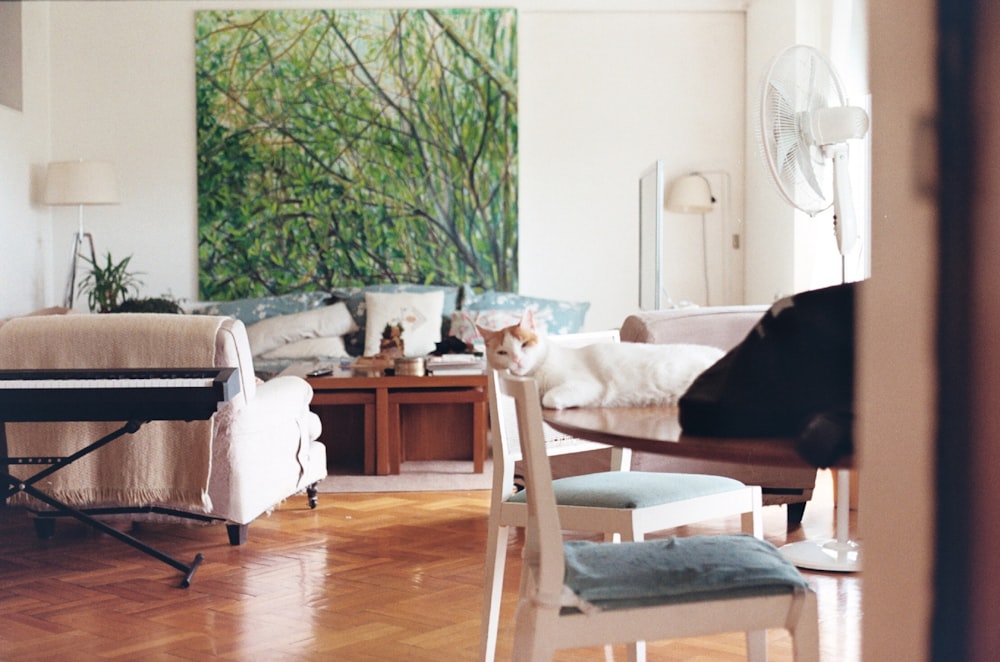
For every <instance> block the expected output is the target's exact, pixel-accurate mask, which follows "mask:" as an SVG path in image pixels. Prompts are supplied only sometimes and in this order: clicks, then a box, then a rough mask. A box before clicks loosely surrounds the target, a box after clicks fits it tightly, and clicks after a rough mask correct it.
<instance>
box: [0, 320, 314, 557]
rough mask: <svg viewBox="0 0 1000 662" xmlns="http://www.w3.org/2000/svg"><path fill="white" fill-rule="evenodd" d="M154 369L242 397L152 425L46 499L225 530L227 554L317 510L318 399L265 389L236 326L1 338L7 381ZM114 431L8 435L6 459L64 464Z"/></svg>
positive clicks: (142, 325)
mask: <svg viewBox="0 0 1000 662" xmlns="http://www.w3.org/2000/svg"><path fill="white" fill-rule="evenodd" d="M154 367H161V368H180V367H189V368H194V367H202V368H213V367H214V368H226V367H231V368H237V369H238V370H239V392H238V393H237V394H236V395H235V396H234V397H233V398H231V399H230V400H229V401H227V402H225V403H223V404H221V405H220V407H219V409H218V411H217V412H216V413H215V415H214V416H213V417H212V418H211V419H210V420H208V421H191V422H186V421H155V420H153V421H150V422H148V423H146V424H145V425H143V426H142V427H141V428H140V429H139V430H138V431H137V432H136V433H135V434H133V435H129V436H128V438H126V439H120V440H117V441H116V442H112V443H109V444H107V445H106V446H104V447H102V448H100V449H99V450H97V451H95V452H94V453H92V454H91V455H88V456H86V457H83V458H81V459H80V460H79V461H77V462H75V463H73V464H72V465H68V466H66V467H64V468H62V469H60V470H59V471H58V472H56V473H53V474H52V475H51V476H49V477H48V478H46V479H45V481H46V482H45V484H44V485H40V486H39V487H44V488H45V491H46V492H47V493H49V494H51V495H52V496H54V497H56V498H58V499H60V500H62V501H64V502H66V503H68V504H70V505H72V506H74V507H76V508H79V509H81V510H96V511H98V512H101V513H102V514H106V513H116V514H115V515H114V516H115V517H127V518H129V519H140V518H153V519H156V518H163V517H165V516H175V515H176V516H190V517H191V518H194V519H201V520H203V521H215V522H223V523H225V524H226V525H227V528H228V530H229V539H230V542H231V543H232V544H242V543H243V542H245V541H246V539H247V529H248V526H249V524H250V522H252V521H253V520H254V519H256V518H257V517H259V516H260V515H262V514H264V513H267V512H269V511H270V510H271V509H273V508H274V507H275V506H276V505H277V504H278V503H280V502H281V501H283V500H284V499H287V498H288V497H290V496H292V495H295V494H298V493H300V492H304V491H308V492H309V505H310V506H313V507H314V506H315V504H316V501H315V499H316V492H315V484H316V483H317V482H318V481H319V480H321V479H322V478H323V477H324V476H326V451H325V447H324V446H323V444H322V443H320V442H319V441H317V439H318V438H319V433H320V421H319V418H318V417H317V416H316V415H315V414H313V413H312V412H311V411H310V410H309V402H310V400H311V398H312V389H311V388H310V387H309V384H308V383H306V381H305V380H303V379H300V378H297V377H277V378H274V379H272V380H270V381H267V382H263V383H258V382H257V380H256V377H255V375H254V367H253V360H252V357H251V352H250V346H249V342H248V340H247V333H246V328H245V327H244V325H243V323H242V322H240V321H239V320H234V319H232V318H228V317H212V316H206V315H160V314H107V315H76V314H70V315H45V316H32V317H25V318H19V319H15V320H11V321H8V322H6V323H4V324H3V325H2V326H0V369H7V370H12V369H29V370H37V369H44V368H50V369H86V368H95V369H96V368H154ZM119 425H120V423H105V422H88V423H33V422H26V423H7V424H6V425H5V433H6V438H7V454H8V456H9V457H12V458H13V457H25V456H53V457H58V456H65V455H66V454H67V453H72V452H74V451H76V450H78V449H79V448H80V447H81V446H83V445H85V444H86V443H89V442H90V441H92V440H93V439H96V438H99V437H100V436H101V435H102V434H107V430H110V429H113V428H114V427H116V426H119ZM18 472H20V473H18ZM11 473H12V474H17V475H21V474H30V472H28V471H27V468H25V467H12V468H11ZM10 501H12V502H14V503H16V504H20V505H25V506H28V507H29V508H30V509H31V510H33V511H34V512H35V513H36V515H38V519H37V520H36V524H38V523H39V522H44V521H46V520H49V521H51V518H50V517H46V513H47V509H46V508H45V507H43V506H42V504H40V503H38V502H37V501H35V500H34V499H33V498H31V497H29V496H27V495H26V494H24V493H23V492H22V493H18V494H15V495H14V496H12V497H11V499H10ZM303 505H305V499H304V500H303ZM48 514H49V515H51V512H49V513H48ZM38 528H39V532H40V533H45V532H46V530H45V529H44V528H43V527H42V526H39V527H38ZM47 532H48V533H49V534H50V533H51V525H50V526H49V527H48V531H47Z"/></svg>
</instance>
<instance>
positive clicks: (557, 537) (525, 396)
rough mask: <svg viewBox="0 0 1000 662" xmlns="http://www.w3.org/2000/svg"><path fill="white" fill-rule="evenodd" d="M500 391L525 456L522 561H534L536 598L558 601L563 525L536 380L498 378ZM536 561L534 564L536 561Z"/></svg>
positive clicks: (560, 584)
mask: <svg viewBox="0 0 1000 662" xmlns="http://www.w3.org/2000/svg"><path fill="white" fill-rule="evenodd" d="M499 382H500V392H501V393H502V394H504V395H507V396H509V397H511V398H513V399H514V406H515V408H516V411H517V425H518V436H519V439H520V444H521V454H522V456H523V457H524V465H525V471H526V472H527V481H528V484H529V485H531V489H529V490H528V491H527V501H528V526H527V528H526V531H525V562H526V563H528V564H529V565H531V564H533V563H535V562H537V564H538V566H539V568H538V572H536V573H535V578H536V581H540V582H541V583H539V584H538V589H539V595H540V596H544V598H543V599H545V600H555V601H557V602H558V600H559V599H560V596H561V594H562V577H563V574H564V568H565V561H564V559H563V552H562V543H563V537H562V526H561V525H560V522H559V510H558V508H557V507H556V497H555V492H554V490H553V488H552V471H551V469H550V467H549V460H548V455H547V454H546V452H545V434H544V432H543V429H542V405H541V397H540V396H539V393H538V385H537V384H536V383H535V380H533V379H531V378H525V377H514V376H511V375H500V376H499ZM536 559H537V561H536Z"/></svg>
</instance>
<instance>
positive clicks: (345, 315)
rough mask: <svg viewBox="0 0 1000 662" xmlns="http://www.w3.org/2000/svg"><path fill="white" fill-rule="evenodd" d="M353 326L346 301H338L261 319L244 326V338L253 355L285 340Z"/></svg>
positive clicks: (331, 333)
mask: <svg viewBox="0 0 1000 662" xmlns="http://www.w3.org/2000/svg"><path fill="white" fill-rule="evenodd" d="M357 328H358V327H357V325H356V324H355V323H354V318H353V317H351V313H350V311H349V310H347V305H346V304H344V303H343V302H338V303H335V304H333V305H332V306H323V307H322V308H314V309H313V310H306V311H304V312H301V313H293V314H291V315H278V316H277V317H269V318H267V319H265V320H261V321H260V322H257V323H255V324H251V325H250V326H248V327H247V338H248V339H249V340H250V349H251V350H253V355H254V356H262V355H263V354H265V353H267V352H270V351H271V350H272V349H275V348H277V347H281V346H282V345H287V344H288V343H292V342H296V341H299V340H306V339H307V338H329V337H332V336H342V335H344V334H345V333H351V332H352V331H356V330H357Z"/></svg>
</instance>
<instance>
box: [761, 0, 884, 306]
mask: <svg viewBox="0 0 1000 662" xmlns="http://www.w3.org/2000/svg"><path fill="white" fill-rule="evenodd" d="M864 5H865V0H752V1H751V2H750V3H749V6H748V8H747V35H748V37H747V55H746V67H747V69H746V80H747V90H748V93H747V118H748V127H749V128H748V138H747V152H746V159H747V164H748V166H747V178H746V192H747V193H746V218H747V222H746V234H747V239H746V263H747V267H746V299H747V301H748V302H770V301H773V300H775V299H777V298H780V297H782V296H785V295H788V294H792V293H795V292H801V291H803V290H810V289H815V288H817V287H823V286H826V285H832V284H835V283H839V282H840V281H841V260H840V253H839V251H838V249H837V243H836V238H835V236H834V231H833V227H834V226H833V210H832V209H828V210H826V211H823V212H820V213H819V214H817V215H816V216H815V217H814V218H810V217H809V216H808V215H806V214H805V213H803V212H800V211H798V210H796V209H794V208H793V207H791V206H790V205H789V204H788V203H787V202H785V201H784V200H783V199H782V198H781V197H780V195H779V194H778V192H777V190H776V189H775V186H774V184H773V183H772V182H771V179H770V176H769V175H768V173H767V169H766V166H764V165H763V160H762V159H761V156H760V154H759V148H758V146H757V140H756V131H757V126H756V124H757V118H758V117H759V110H758V104H759V100H760V85H761V80H762V77H763V75H764V73H765V72H766V70H767V67H768V64H769V63H770V61H771V59H772V58H773V57H774V56H775V55H776V54H777V53H779V52H780V51H781V50H783V49H784V48H786V47H788V46H792V45H794V44H807V45H810V46H813V47H815V48H817V49H819V50H820V51H822V52H823V53H825V54H826V55H827V56H829V57H830V58H831V60H833V64H834V67H835V68H836V69H837V72H838V74H839V75H840V77H841V79H842V82H843V83H844V87H845V89H846V93H847V96H848V101H849V102H850V103H856V102H857V101H860V100H862V99H863V97H864V95H865V94H866V93H867V91H868V90H867V79H866V77H865V76H864V63H865V54H866V48H865V44H866V41H867V35H866V33H865V31H864V25H863V24H864V10H863V7H864ZM831 27H834V28H835V29H831ZM859 68H860V69H861V71H858V69H859ZM868 148H869V147H868V144H867V142H865V141H851V144H850V145H849V149H850V154H851V162H852V173H853V178H854V180H855V186H854V188H855V192H854V193H855V195H854V198H855V206H856V208H857V212H858V222H859V226H861V227H862V236H863V237H865V238H867V237H868V232H869V229H868V226H869V221H868V218H869V208H868V203H867V201H866V199H867V196H868V194H869V193H868V186H867V181H866V180H867V177H868V176H869V174H868V170H867V167H866V166H867V161H868V154H867V150H868ZM863 243H864V246H865V248H864V249H859V250H858V251H856V252H855V253H853V254H852V255H851V256H850V257H849V260H848V262H847V265H846V266H847V275H848V280H859V279H861V278H862V277H863V276H864V275H865V274H867V273H868V269H867V263H868V260H869V257H868V255H869V254H868V251H867V246H868V245H869V242H868V241H865V242H863ZM782 256H793V257H792V259H783V257H782Z"/></svg>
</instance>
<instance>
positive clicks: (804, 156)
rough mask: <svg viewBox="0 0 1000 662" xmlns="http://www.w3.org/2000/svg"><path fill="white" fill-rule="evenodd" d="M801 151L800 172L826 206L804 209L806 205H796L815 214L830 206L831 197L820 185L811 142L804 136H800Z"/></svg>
mask: <svg viewBox="0 0 1000 662" xmlns="http://www.w3.org/2000/svg"><path fill="white" fill-rule="evenodd" d="M799 152H800V154H801V156H799V158H798V159H796V165H797V166H798V168H799V172H801V173H802V177H803V179H805V180H806V183H807V184H808V185H809V188H811V189H812V190H813V192H814V193H815V194H816V197H817V198H819V199H820V201H821V202H822V203H823V205H824V206H823V207H817V208H816V209H803V207H805V205H796V206H798V207H799V209H802V210H803V211H805V212H806V213H808V214H809V215H810V216H814V215H815V214H817V213H819V212H821V211H823V210H824V209H826V208H827V207H829V206H830V203H829V198H827V194H826V192H825V191H824V190H823V186H822V185H820V183H819V180H818V179H817V178H816V172H815V170H814V169H813V161H812V157H811V152H810V149H809V144H808V143H807V142H806V138H805V137H804V136H802V137H800V138H799Z"/></svg>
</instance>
